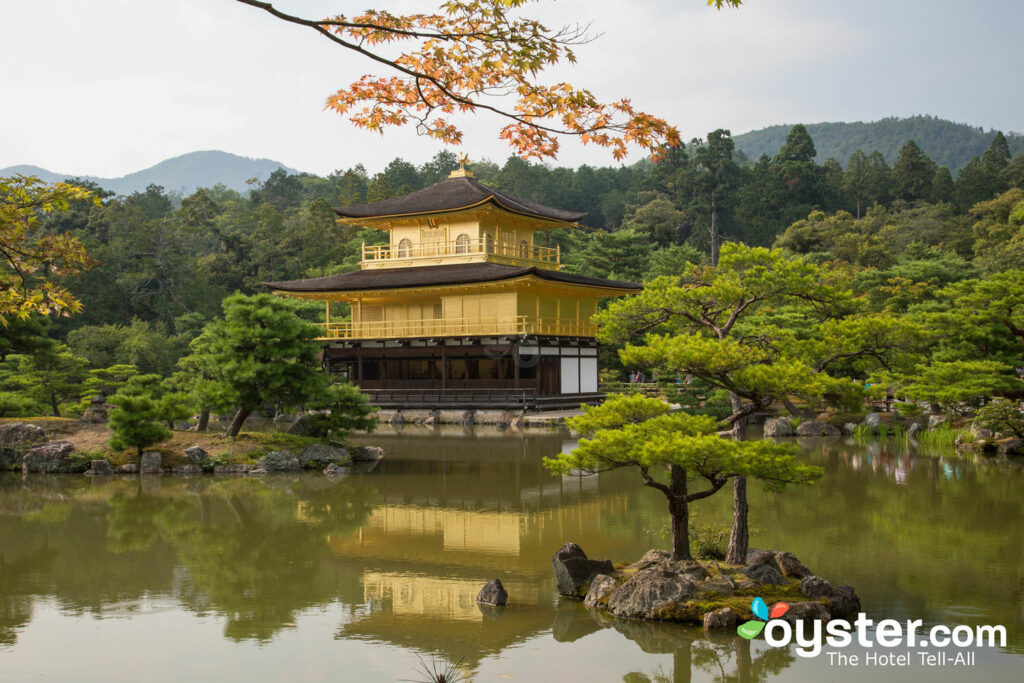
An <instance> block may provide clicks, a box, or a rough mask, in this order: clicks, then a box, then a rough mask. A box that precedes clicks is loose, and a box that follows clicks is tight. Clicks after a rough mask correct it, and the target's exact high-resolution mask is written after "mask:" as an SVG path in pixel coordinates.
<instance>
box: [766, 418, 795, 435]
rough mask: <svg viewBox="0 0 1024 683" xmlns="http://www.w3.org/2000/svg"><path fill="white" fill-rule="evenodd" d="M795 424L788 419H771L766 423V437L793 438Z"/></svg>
mask: <svg viewBox="0 0 1024 683" xmlns="http://www.w3.org/2000/svg"><path fill="white" fill-rule="evenodd" d="M794 434H795V432H794V431H793V423H792V422H790V421H789V419H788V418H785V417H779V418H769V419H767V420H765V421H764V435H765V436H766V437H768V436H793V435H794Z"/></svg>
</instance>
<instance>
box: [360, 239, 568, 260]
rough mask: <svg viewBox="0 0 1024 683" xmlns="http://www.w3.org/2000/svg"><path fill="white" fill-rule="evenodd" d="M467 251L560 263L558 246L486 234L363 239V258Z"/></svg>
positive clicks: (403, 257) (404, 257) (408, 257)
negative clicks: (381, 240)
mask: <svg viewBox="0 0 1024 683" xmlns="http://www.w3.org/2000/svg"><path fill="white" fill-rule="evenodd" d="M469 254H493V255H495V256H505V257H508V258H515V259H521V260H524V261H536V262H538V263H545V264H552V265H558V264H560V263H561V248H560V247H555V248H551V247H537V246H533V245H530V244H524V243H522V242H520V243H515V242H498V241H496V240H493V239H491V238H489V237H484V238H479V239H468V238H467V239H464V240H453V241H448V242H417V243H413V244H408V245H403V244H401V243H399V244H396V245H390V244H380V245H370V246H366V243H365V242H364V243H363V260H364V261H396V260H413V259H424V258H436V257H439V256H463V255H469Z"/></svg>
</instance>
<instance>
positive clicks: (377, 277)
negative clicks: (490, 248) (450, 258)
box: [263, 263, 642, 292]
mask: <svg viewBox="0 0 1024 683" xmlns="http://www.w3.org/2000/svg"><path fill="white" fill-rule="evenodd" d="M524 275H535V276H537V277H538V278H540V279H542V280H550V281H552V282H565V283H568V284H574V285H589V286H591V287H606V288H609V289H624V290H639V289H641V288H642V286H641V285H640V284H638V283H636V282H623V281H620V280H602V279H601V278H596V277H587V276H586V275H573V274H572V273H563V272H561V271H557V270H543V269H541V268H534V267H532V266H528V267H522V266H506V265H502V264H500V263H458V264H453V265H450V266H413V267H409V268H378V269H372V270H356V271H353V272H350V273H341V274H340V275H328V276H327V277H318V278H313V279H312V280H292V281H290V282H264V283H263V284H264V286H266V287H269V288H270V289H274V290H277V291H281V292H355V291H366V290H374V289H402V288H407V287H436V286H440V285H463V284H472V283H479V282H496V281H499V280H509V279H511V278H516V277H522V276H524Z"/></svg>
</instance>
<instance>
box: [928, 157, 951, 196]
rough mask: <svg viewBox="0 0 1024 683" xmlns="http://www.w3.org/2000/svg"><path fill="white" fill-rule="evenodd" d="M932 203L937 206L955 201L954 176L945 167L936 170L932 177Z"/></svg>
mask: <svg viewBox="0 0 1024 683" xmlns="http://www.w3.org/2000/svg"><path fill="white" fill-rule="evenodd" d="M931 201H933V202H935V203H936V204H941V203H945V202H951V201H953V175H952V174H951V173H950V172H949V169H948V168H947V167H945V166H939V167H938V168H937V169H935V175H934V176H932V193H931Z"/></svg>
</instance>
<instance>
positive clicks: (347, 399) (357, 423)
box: [307, 384, 377, 439]
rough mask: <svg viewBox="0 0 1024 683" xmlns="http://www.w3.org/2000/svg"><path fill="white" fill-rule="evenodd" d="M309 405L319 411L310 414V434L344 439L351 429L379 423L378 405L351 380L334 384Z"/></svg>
mask: <svg viewBox="0 0 1024 683" xmlns="http://www.w3.org/2000/svg"><path fill="white" fill-rule="evenodd" d="M309 407H310V408H312V409H313V410H315V411H317V412H315V413H312V414H309V415H308V416H307V420H308V424H309V429H310V431H309V433H310V435H311V436H324V437H326V436H333V437H334V438H336V439H344V438H345V436H346V435H347V434H348V433H349V432H350V431H366V432H372V431H373V430H374V429H375V428H376V426H377V419H376V418H375V417H374V416H373V415H374V413H376V412H377V409H376V408H374V407H373V406H371V405H370V403H369V401H368V399H367V396H366V394H364V393H362V392H361V391H359V387H356V386H354V385H352V384H332V385H330V386H328V387H326V388H325V389H324V390H323V391H322V393H321V394H320V395H319V396H316V397H314V398H312V399H311V400H310V402H309Z"/></svg>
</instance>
